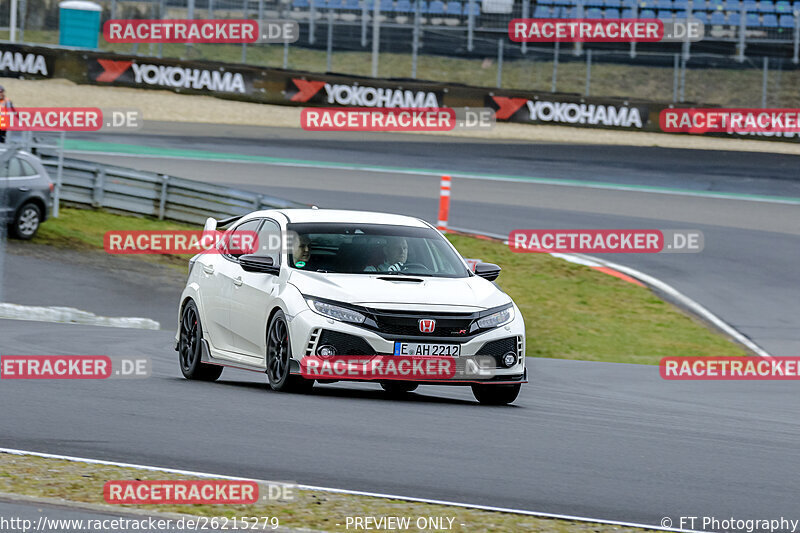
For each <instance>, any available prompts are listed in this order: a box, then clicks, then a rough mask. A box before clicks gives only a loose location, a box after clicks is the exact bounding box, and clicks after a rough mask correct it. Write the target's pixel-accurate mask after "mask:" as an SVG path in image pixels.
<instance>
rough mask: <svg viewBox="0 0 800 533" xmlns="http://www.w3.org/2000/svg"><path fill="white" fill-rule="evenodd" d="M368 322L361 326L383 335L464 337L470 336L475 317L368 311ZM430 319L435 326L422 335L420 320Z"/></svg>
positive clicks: (472, 315)
mask: <svg viewBox="0 0 800 533" xmlns="http://www.w3.org/2000/svg"><path fill="white" fill-rule="evenodd" d="M369 316H370V318H371V319H372V321H370V322H371V323H370V322H365V323H364V324H362V325H363V326H364V327H367V328H370V329H374V330H375V331H378V332H379V333H381V334H383V335H398V336H415V337H420V336H425V337H427V336H431V337H466V336H469V335H470V333H471V332H470V327H471V326H472V323H473V322H474V320H475V318H476V317H477V315H475V314H472V313H425V312H423V311H416V312H408V311H387V310H370V312H369ZM425 318H432V319H433V320H435V321H436V325H435V327H434V330H433V331H432V332H426V333H422V332H420V329H419V321H420V319H425Z"/></svg>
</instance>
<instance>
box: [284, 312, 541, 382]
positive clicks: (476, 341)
mask: <svg viewBox="0 0 800 533" xmlns="http://www.w3.org/2000/svg"><path fill="white" fill-rule="evenodd" d="M289 332H290V336H289V337H290V339H291V342H292V354H293V360H294V363H293V364H292V368H291V369H292V373H297V374H299V373H300V364H299V362H300V360H301V359H302V358H303V357H305V356H309V355H316V350H317V348H318V347H320V346H322V345H323V344H330V345H333V346H334V347H336V348H337V355H359V356H362V355H363V356H370V355H386V356H391V355H392V354H393V353H394V341H395V340H398V341H399V340H402V341H403V342H416V343H430V342H434V343H443V344H460V345H461V359H469V358H473V357H478V358H483V359H484V361H485V360H487V358H488V357H492V358H494V361H495V362H496V364H495V365H494V368H493V369H492V375H491V376H490V377H486V378H472V377H471V378H469V379H458V378H454V379H442V380H419V379H413V380H410V379H409V380H408V381H414V382H415V383H431V384H439V385H470V384H476V383H481V384H489V383H491V384H498V385H499V384H515V383H527V371H526V369H525V325H524V322H523V319H522V315H521V314H520V312H519V310H518V309H516V308H515V313H514V320H512V321H511V322H510V323H508V324H506V325H504V326H501V327H499V328H495V329H492V330H489V331H486V332H484V333H481V334H478V335H475V336H473V337H471V338H469V339H460V338H447V339H444V338H440V337H436V338H431V337H430V336H428V337H425V336H423V335H420V336H418V337H414V338H409V337H406V336H403V337H402V338H397V339H394V338H391V337H389V336H387V337H389V338H384V337H383V336H381V335H379V334H378V333H377V332H375V331H372V330H369V329H366V328H362V327H359V326H356V325H353V324H349V323H346V322H340V321H338V320H333V319H331V318H328V317H325V316H322V315H320V314H318V313H316V312H314V311H312V310H310V309H308V310H303V311H301V312H299V313H297V314H296V315H294V316H292V317H290V319H289ZM508 351H513V352H514V353H515V354H516V356H517V360H516V363H515V364H514V365H512V366H511V367H506V366H505V365H503V364H502V362H501V359H502V356H503V354H505V353H507V352H508ZM341 379H343V380H345V379H349V378H341ZM356 381H364V380H356Z"/></svg>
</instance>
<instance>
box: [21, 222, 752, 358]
mask: <svg viewBox="0 0 800 533" xmlns="http://www.w3.org/2000/svg"><path fill="white" fill-rule="evenodd" d="M174 229H195V230H197V229H199V227H193V226H188V225H186V224H179V223H176V222H169V221H159V220H153V219H149V218H140V217H133V216H124V215H117V214H112V213H108V212H104V211H95V210H89V209H62V210H61V215H60V217H59V218H58V219H50V220H48V221H47V222H45V223H44V224H42V227H41V229H40V230H39V234H38V235H37V236H36V238H35V239H34V241H33V242H35V243H41V244H49V245H53V246H62V247H70V248H77V249H85V250H102V249H103V235H104V234H105V232H106V231H110V230H174ZM448 238H449V239H450V240H451V242H452V243H453V244H454V245H455V246H456V248H458V250H459V251H460V252H461V254H462V255H463V256H464V257H473V258H479V259H482V260H483V261H487V262H490V263H496V264H498V265H501V266H502V268H503V272H502V274H501V275H500V278H499V279H498V285H500V287H501V288H502V289H503V290H504V291H505V292H507V293H508V294H509V295H510V296H511V297H512V298H513V299H514V301H515V302H516V303H517V305H518V306H519V308H520V310H521V311H522V314H523V316H524V317H525V324H526V330H527V355H528V356H533V357H551V358H559V359H578V360H588V361H607V362H617V363H642V364H658V362H659V360H660V359H661V358H662V357H665V356H676V355H681V356H711V355H713V356H743V355H746V352H745V351H744V349H743V348H741V347H740V346H739V345H737V344H735V343H734V342H732V341H730V340H728V339H727V338H725V337H723V336H721V335H718V334H717V333H715V332H713V331H711V330H709V329H708V328H707V327H706V326H705V325H704V324H702V323H700V322H698V321H697V320H695V319H693V318H691V317H689V316H687V315H685V314H683V313H682V312H681V311H679V310H677V309H676V308H675V307H673V306H672V305H670V304H668V303H666V302H664V301H663V300H661V299H660V298H658V297H656V296H655V295H654V294H653V293H652V292H650V290H648V289H646V288H643V287H639V286H637V285H633V284H631V283H627V282H625V281H622V280H620V279H618V278H615V277H612V276H609V275H607V274H603V273H600V272H597V271H596V270H593V269H591V268H589V267H585V266H582V265H576V264H572V263H568V262H566V261H563V260H561V259H556V258H554V257H551V256H550V255H548V254H520V253H513V252H511V251H510V250H509V249H508V247H507V246H505V245H503V244H501V243H498V242H492V241H487V240H483V239H476V238H473V237H468V236H463V235H448ZM129 257H137V258H142V259H143V260H148V261H154V262H159V263H161V264H165V265H168V266H174V267H176V268H180V269H182V270H183V269H185V268H186V261H187V259H188V256H161V255H137V256H129Z"/></svg>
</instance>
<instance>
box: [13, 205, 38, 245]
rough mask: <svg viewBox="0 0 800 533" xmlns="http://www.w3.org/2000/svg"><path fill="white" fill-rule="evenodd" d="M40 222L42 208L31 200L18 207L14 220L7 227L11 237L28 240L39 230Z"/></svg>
mask: <svg viewBox="0 0 800 533" xmlns="http://www.w3.org/2000/svg"><path fill="white" fill-rule="evenodd" d="M41 222H42V210H41V209H40V208H39V206H38V205H36V204H34V203H33V202H28V203H27V204H24V205H23V206H22V207H20V208H19V210H18V211H17V214H16V216H15V217H14V220H12V221H11V227H9V230H10V233H11V236H12V237H15V238H17V239H22V240H24V241H29V240H31V239H33V236H34V235H36V232H37V231H39V224H41Z"/></svg>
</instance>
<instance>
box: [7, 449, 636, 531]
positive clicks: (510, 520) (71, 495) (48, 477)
mask: <svg viewBox="0 0 800 533" xmlns="http://www.w3.org/2000/svg"><path fill="white" fill-rule="evenodd" d="M176 479H197V478H192V477H190V476H178V475H175V474H166V473H161V472H148V471H143V470H136V469H133V468H121V467H116V466H106V465H89V464H84V463H79V462H70V461H64V460H60V459H45V458H41V457H22V456H15V455H9V454H3V453H0V492H1V493H12V494H20V495H25V496H30V497H36V498H58V499H64V500H67V501H68V502H76V503H89V504H104V503H105V502H104V499H103V485H104V483H105V482H106V481H118V480H119V481H121V480H176ZM292 495H293V497H294V499H292V500H271V501H264V502H258V503H255V504H252V505H136V506H132V505H124V506H121V507H122V508H125V507H134V508H136V509H147V510H149V511H150V512H151V513H153V512H155V513H157V512H169V513H183V514H188V515H195V516H206V517H228V518H229V519H232V518H233V517H254V516H257V517H264V516H267V517H277V518H278V521H279V523H280V526H281V527H283V528H286V527H288V528H306V530H311V531H331V532H340V531H341V532H346V531H348V528H347V527H346V517H348V516H361V517H363V516H372V517H381V516H408V517H411V523H412V526H411V528H410V529H409V531H422V530H420V529H417V527H415V523H416V519H417V518H418V517H420V516H425V517H427V516H432V517H434V516H439V517H448V518H453V519H454V520H453V529H452V531H453V532H454V533H468V532H473V531H491V532H495V533H516V532H518V531H531V532H540V533H634V532H637V533H638V532H644V531H649V530H645V529H640V528H633V527H620V526H612V525H606V524H593V523H589V522H574V521H569V520H557V519H550V518H536V517H532V516H524V515H518V514H511V513H500V512H491V511H479V510H473V509H465V508H461V507H455V506H445V505H432V504H425V503H413V502H407V501H403V500H391V499H388V498H373V497H368V496H352V495H348V494H337V493H332V492H322V491H311V490H302V491H301V490H296V489H295V490H294V491H293V494H292ZM59 503H60V504H62V505H63V502H59ZM113 511H114V509H112V512H113ZM51 518H53V519H58V518H59V517H58V516H56V515H52V516H51ZM249 521H250V522H252V519H250V520H249ZM263 523H264V519H263V518H262V519H260V521H259V525H261V524H263ZM445 523H447V522H445ZM462 524H463V525H462ZM220 526H222V527H223V528H224V525H223V523H222V522H220ZM227 527H228V528H232V524H231V522H228V523H227ZM240 529H241V527H240ZM259 531H261V530H260V529H259ZM349 531H353V526H352V525H351V527H350V528H349ZM380 531H385V530H380Z"/></svg>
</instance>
